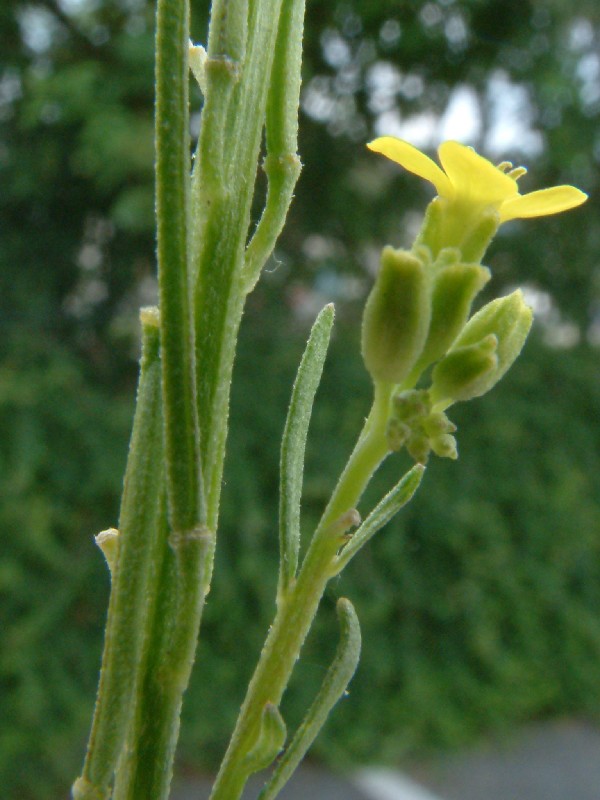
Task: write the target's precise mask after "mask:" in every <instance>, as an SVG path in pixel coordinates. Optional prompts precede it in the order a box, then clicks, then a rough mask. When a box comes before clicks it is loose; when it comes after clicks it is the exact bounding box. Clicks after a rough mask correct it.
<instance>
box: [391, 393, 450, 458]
mask: <svg viewBox="0 0 600 800" xmlns="http://www.w3.org/2000/svg"><path fill="white" fill-rule="evenodd" d="M455 431H456V425H454V423H453V422H451V421H450V420H449V419H448V417H447V416H446V415H445V414H444V412H443V411H434V410H433V404H432V402H431V397H430V395H429V392H428V391H427V390H426V389H408V390H407V391H404V392H400V393H398V394H397V395H396V396H395V397H394V400H393V404H392V413H391V416H390V418H389V421H388V424H387V431H386V435H387V440H388V444H389V446H390V450H401V449H402V448H403V447H406V449H407V450H408V452H409V454H410V455H411V456H412V458H414V460H415V461H417V462H418V463H419V464H425V463H426V461H427V458H428V456H429V453H430V452H432V451H433V452H434V453H435V454H436V456H441V457H442V458H453V459H454V458H457V457H458V452H457V450H456V439H455V438H454V436H453V435H452V434H453V433H454V432H455Z"/></svg>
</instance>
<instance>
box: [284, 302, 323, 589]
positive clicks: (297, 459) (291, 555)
mask: <svg viewBox="0 0 600 800" xmlns="http://www.w3.org/2000/svg"><path fill="white" fill-rule="evenodd" d="M333 319H334V308H333V305H332V304H329V305H327V306H325V308H324V309H323V310H322V311H321V313H320V314H319V316H318V317H317V319H316V320H315V324H314V325H313V327H312V330H311V332H310V336H309V339H308V342H307V345H306V349H305V351H304V355H303V356H302V360H301V362H300V366H299V368H298V374H297V376H296V380H295V383H294V388H293V390H292V397H291V400H290V406H289V410H288V415H287V419H286V423H285V428H284V431H283V439H282V442H281V462H280V487H279V545H280V567H279V588H278V593H277V595H278V597H284V596H285V594H286V592H287V590H288V588H289V586H290V583H291V582H292V581H293V579H294V577H295V575H296V570H297V567H298V553H299V549H300V502H301V498H302V479H303V473H304V454H305V450H306V438H307V435H308V426H309V423H310V417H311V413H312V407H313V402H314V399H315V394H316V392H317V388H318V386H319V383H320V381H321V375H322V373H323V364H324V363H325V356H326V355H327V348H328V345H329V339H330V337H331V328H332V326H333Z"/></svg>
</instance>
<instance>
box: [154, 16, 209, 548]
mask: <svg viewBox="0 0 600 800" xmlns="http://www.w3.org/2000/svg"><path fill="white" fill-rule="evenodd" d="M188 43H189V6H188V2H187V0H158V5H157V15H156V121H155V124H156V219H157V256H158V285H159V297H160V317H161V320H160V326H161V360H162V366H163V398H164V418H165V449H166V461H167V489H168V497H169V516H170V520H171V526H172V529H173V530H175V531H180V532H183V531H188V530H192V529H193V528H194V527H195V526H196V525H198V524H199V523H200V522H202V521H203V516H204V512H203V508H202V504H203V497H202V478H201V470H200V459H199V436H198V424H197V419H196V410H195V409H196V403H195V396H194V394H195V379H194V361H193V325H192V323H191V316H190V301H189V277H188V230H189V220H188V218H189V181H190V179H189V172H190V157H189V152H190V145H189V99H188V85H189V75H188V69H189V68H188Z"/></svg>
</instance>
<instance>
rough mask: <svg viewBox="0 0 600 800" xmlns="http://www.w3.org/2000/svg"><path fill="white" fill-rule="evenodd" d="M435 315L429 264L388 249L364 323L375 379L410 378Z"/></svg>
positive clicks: (364, 350)
mask: <svg viewBox="0 0 600 800" xmlns="http://www.w3.org/2000/svg"><path fill="white" fill-rule="evenodd" d="M430 313H431V311H430V297H429V279H428V277H427V275H426V271H425V267H424V264H423V262H422V261H421V260H420V259H418V258H416V257H415V256H413V255H411V254H410V253H407V252H404V251H402V250H394V249H393V248H391V247H386V248H384V250H383V253H382V256H381V269H380V271H379V275H378V276H377V280H376V281H375V285H374V286H373V289H372V291H371V294H370V295H369V297H368V299H367V303H366V306H365V312H364V316H363V323H362V355H363V359H364V362H365V365H366V367H367V369H368V371H369V372H370V373H371V377H372V378H373V380H374V381H382V382H385V383H401V382H402V381H403V380H404V378H406V376H407V375H408V374H409V372H410V370H411V368H412V367H413V366H414V364H415V362H416V360H417V358H418V357H419V355H420V353H421V350H422V348H423V345H424V343H425V339H426V337H427V331H428V329H429V318H430Z"/></svg>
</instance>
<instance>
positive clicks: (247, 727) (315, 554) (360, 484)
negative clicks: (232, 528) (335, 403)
mask: <svg viewBox="0 0 600 800" xmlns="http://www.w3.org/2000/svg"><path fill="white" fill-rule="evenodd" d="M391 392H392V387H391V386H381V385H380V386H379V387H378V388H377V389H376V395H375V400H374V402H373V407H372V409H371V413H370V414H369V417H368V418H367V421H366V423H365V426H364V428H363V431H362V433H361V435H360V437H359V439H358V442H357V445H356V447H355V449H354V452H353V453H352V455H351V456H350V459H349V461H348V464H347V465H346V468H345V470H344V472H343V473H342V476H341V478H340V480H339V482H338V485H337V486H336V489H335V491H334V493H333V495H332V498H331V500H330V502H329V504H328V505H327V508H326V509H325V512H324V514H323V517H322V519H321V522H320V523H319V526H318V528H317V530H316V532H315V535H314V537H313V539H312V542H311V544H310V546H309V548H308V551H307V553H306V556H305V558H304V562H303V564H302V568H301V570H300V573H299V575H298V577H297V579H296V581H295V583H294V584H293V585H292V587H291V590H290V591H289V593H288V595H287V596H286V597H285V598H284V599H283V601H282V602H281V604H280V607H279V609H278V611H277V614H276V616H275V620H274V622H273V625H272V627H271V629H270V631H269V635H268V637H267V640H266V642H265V645H264V648H263V651H262V653H261V657H260V660H259V662H258V665H257V667H256V670H255V672H254V675H253V677H252V680H251V682H250V685H249V687H248V692H247V695H246V699H245V700H244V704H243V705H242V708H241V711H240V715H239V717H238V722H237V724H236V728H235V730H234V733H233V736H232V738H231V742H230V744H229V748H228V750H227V753H226V754H225V757H224V759H223V763H222V765H221V770H220V772H219V775H218V776H217V780H216V782H215V785H214V788H213V792H212V794H211V800H237V799H238V798H239V797H240V795H241V793H242V791H243V788H244V785H245V782H246V780H247V778H248V774H247V771H246V770H245V768H244V760H245V757H246V755H247V753H248V752H250V750H251V749H252V747H253V746H254V743H255V741H256V738H257V736H258V732H259V726H260V722H261V716H262V713H263V709H264V708H265V706H266V704H267V703H273V704H275V705H279V703H280V701H281V697H282V695H283V692H284V691H285V688H286V686H287V684H288V682H289V679H290V675H291V673H292V670H293V667H294V664H295V663H296V661H297V660H298V656H299V653H300V649H301V648H302V645H303V643H304V640H305V638H306V636H307V634H308V631H309V629H310V627H311V624H312V621H313V619H314V616H315V614H316V612H317V608H318V606H319V603H320V601H321V598H322V596H323V592H324V590H325V586H326V584H327V581H328V580H329V578H330V577H331V565H332V563H333V561H334V559H335V556H336V553H337V552H338V550H339V549H340V547H341V545H342V542H343V534H344V533H345V532H346V530H347V528H348V527H349V524H344V518H345V517H346V516H347V515H348V512H351V511H352V510H353V509H354V506H355V505H356V503H357V502H358V500H359V498H360V496H361V495H362V493H363V491H364V489H365V487H366V485H367V484H368V482H369V480H370V478H371V476H372V475H373V473H374V472H375V470H376V469H377V467H378V466H379V464H380V463H381V461H382V460H383V459H384V458H385V456H386V455H387V453H388V446H387V442H386V438H385V425H386V422H387V418H388V409H389V402H390V397H391Z"/></svg>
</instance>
